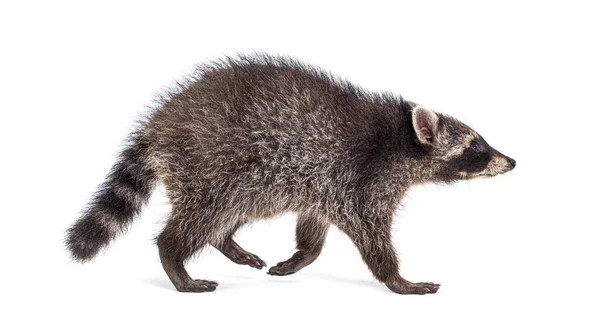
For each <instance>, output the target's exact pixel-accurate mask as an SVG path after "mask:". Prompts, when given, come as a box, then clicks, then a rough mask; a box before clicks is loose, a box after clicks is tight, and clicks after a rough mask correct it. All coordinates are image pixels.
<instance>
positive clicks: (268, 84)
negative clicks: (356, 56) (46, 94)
mask: <svg viewBox="0 0 600 326" xmlns="http://www.w3.org/2000/svg"><path fill="white" fill-rule="evenodd" d="M514 165H515V162H514V160H512V159H510V158H508V157H505V156H503V155H502V154H500V153H498V152H497V151H495V150H494V149H492V148H491V147H489V145H487V143H486V142H485V141H484V140H483V139H482V138H481V137H480V136H479V135H478V134H477V133H475V132H474V131H472V130H471V129H470V128H468V127H467V126H465V125H464V124H462V123H460V122H458V121H457V120H455V119H453V118H450V117H447V116H444V115H440V114H436V113H434V112H433V111H430V110H428V109H425V108H423V107H420V106H418V105H416V104H414V103H411V102H407V101H405V100H404V99H402V98H401V97H399V96H393V95H391V94H374V93H369V92H366V91H364V90H361V89H360V88H358V87H355V86H353V85H351V84H350V83H348V82H346V81H343V80H341V79H338V78H334V77H332V76H330V75H329V74H328V73H326V72H324V71H322V70H320V69H317V68H313V67H310V66H308V65H306V64H303V63H300V62H298V61H295V60H292V59H289V58H285V57H274V56H267V55H259V54H257V55H252V56H239V57H236V58H228V59H225V60H223V61H220V62H218V63H212V64H208V65H204V66H202V67H200V68H198V70H197V72H196V73H195V75H194V78H192V80H191V81H189V82H188V83H187V84H186V85H185V86H183V87H182V88H181V89H180V90H179V91H178V92H176V93H173V94H172V95H170V96H169V97H168V98H167V99H166V100H165V101H163V102H162V103H161V105H160V107H159V108H158V109H157V110H156V111H155V112H154V113H153V114H152V115H151V116H150V117H149V119H148V120H147V121H146V122H145V123H143V124H142V126H141V127H140V129H139V130H137V131H136V132H134V134H133V135H132V136H131V139H130V144H129V146H128V147H127V149H125V151H124V152H123V153H122V155H121V157H120V160H119V161H118V163H117V164H116V165H115V167H114V168H113V170H112V172H111V173H110V174H109V176H108V178H107V181H106V182H105V183H104V184H103V185H102V186H101V188H100V190H99V192H98V193H97V195H96V196H95V198H94V199H93V200H92V202H91V203H90V205H89V206H88V209H87V210H86V211H85V212H84V214H83V216H82V217H81V218H80V219H79V220H78V221H77V222H76V223H75V224H74V225H73V226H72V227H71V228H70V229H69V231H68V235H67V245H68V248H69V249H70V250H71V252H72V254H73V257H74V258H75V259H77V260H80V261H85V260H88V259H91V258H92V257H93V256H94V255H95V254H96V253H97V252H98V251H99V250H100V249H101V248H103V247H104V246H106V245H107V244H108V243H109V242H110V240H112V239H113V238H114V237H115V236H116V235H118V234H119V233H120V232H121V231H122V230H124V229H126V227H127V225H128V224H129V223H130V222H131V220H132V218H133V216H134V215H135V214H136V213H138V212H139V210H140V208H141V207H142V205H143V203H144V202H145V201H146V200H147V198H148V197H149V195H150V193H151V190H152V188H153V186H154V185H155V184H156V183H157V182H162V183H163V184H164V186H165V189H166V192H167V196H168V198H169V200H170V201H171V204H172V212H171V216H170V217H169V219H168V221H167V224H166V226H165V228H164V230H163V231H162V232H161V233H160V235H159V236H158V238H157V244H158V248H159V254H160V259H161V262H162V264H163V267H164V269H165V271H166V273H167V274H168V276H169V278H170V279H171V281H172V282H173V284H174V286H175V287H176V288H177V289H178V290H180V291H194V292H203V291H212V290H214V289H215V288H216V285H217V284H216V283H215V282H211V281H204V280H193V279H192V278H191V277H190V276H189V275H188V274H187V272H186V271H185V269H184V262H185V261H186V260H187V259H188V258H189V257H191V256H192V255H193V254H194V253H196V252H197V251H198V250H200V249H202V248H203V247H206V246H208V245H212V246H214V247H215V248H217V249H218V250H220V251H221V252H222V253H223V254H224V255H226V256H227V257H229V258H230V259H231V260H233V261H234V262H236V263H239V264H248V265H250V266H252V267H256V268H259V269H260V268H262V267H264V266H266V264H265V263H264V262H263V261H262V260H261V259H260V258H258V257H257V256H256V255H254V254H251V253H248V252H246V251H245V250H244V249H242V248H241V247H240V246H239V245H238V244H237V243H235V241H234V240H233V235H234V233H235V232H236V230H237V229H238V228H240V227H241V226H243V225H244V224H246V223H249V222H252V221H253V220H257V219H262V218H269V217H272V216H274V215H277V214H279V213H283V212H290V211H291V212H295V213H298V225H297V231H296V240H297V247H298V251H297V252H296V253H295V254H294V255H293V256H292V257H291V258H290V259H288V260H287V261H285V262H282V263H279V264H277V265H276V266H274V267H272V268H270V269H269V274H271V275H288V274H291V273H294V272H296V271H298V270H300V269H301V268H303V267H305V266H306V265H308V264H310V263H311V262H312V261H314V260H315V259H316V258H317V256H318V255H319V253H320V251H321V248H322V246H323V244H324V242H325V237H326V234H327V229H328V228H329V226H330V225H332V224H333V225H335V226H337V227H338V228H339V229H341V230H342V231H343V232H345V233H346V234H347V235H348V236H349V237H350V238H351V239H352V241H353V242H354V243H355V244H356V245H357V247H358V249H359V251H360V253H361V254H362V257H363V259H364V261H365V263H366V264H367V265H368V266H369V268H370V269H371V271H372V272H373V274H374V276H375V277H376V278H377V279H378V280H380V281H381V282H383V283H385V284H386V285H387V286H388V287H389V288H390V289H391V290H393V291H395V292H398V293H417V294H424V293H428V292H436V291H437V290H438V288H439V285H438V284H434V283H411V282H408V281H406V280H404V279H403V278H402V277H401V276H400V274H399V271H398V261H397V258H396V254H395V252H394V249H393V247H392V243H391V229H390V227H391V223H392V217H393V213H394V211H395V209H396V207H397V206H398V204H399V202H400V200H401V199H402V195H403V193H405V192H406V190H407V189H409V187H411V186H413V185H416V184H421V183H428V182H451V181H455V180H460V179H468V178H472V177H476V176H492V175H495V174H498V173H503V172H506V171H508V170H510V169H512V168H513V167H514Z"/></svg>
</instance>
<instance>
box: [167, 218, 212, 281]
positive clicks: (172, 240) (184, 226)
mask: <svg viewBox="0 0 600 326" xmlns="http://www.w3.org/2000/svg"><path fill="white" fill-rule="evenodd" d="M189 212H193V210H190V209H188V210H185V209H182V210H178V209H175V207H173V212H172V213H171V215H172V216H171V218H170V219H169V221H168V222H167V225H166V226H165V229H164V230H163V231H162V232H161V234H160V235H159V236H158V239H157V244H158V252H159V256H160V262H161V263H162V266H163V268H164V269H165V272H166V273H167V275H168V276H169V279H170V280H171V282H172V283H173V285H174V286H175V288H176V289H177V290H178V291H181V292H207V291H214V290H215V289H216V288H217V285H218V284H217V282H213V281H207V280H194V279H192V278H191V277H190V275H189V274H188V273H187V271H186V270H185V267H184V263H185V261H186V260H187V259H188V258H190V257H191V256H192V255H193V254H194V253H195V252H196V251H198V250H200V249H201V248H202V247H204V246H206V245H207V244H208V235H209V234H208V232H207V230H208V228H199V227H198V226H199V222H201V221H202V220H203V219H201V218H199V217H198V216H195V215H194V214H190V213H189Z"/></svg>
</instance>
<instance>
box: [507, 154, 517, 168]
mask: <svg viewBox="0 0 600 326" xmlns="http://www.w3.org/2000/svg"><path fill="white" fill-rule="evenodd" d="M507 159H508V163H509V164H510V167H511V168H513V169H514V168H515V166H517V161H515V160H514V159H512V158H510V157H507Z"/></svg>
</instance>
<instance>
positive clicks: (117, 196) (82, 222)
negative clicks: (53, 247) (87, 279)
mask: <svg viewBox="0 0 600 326" xmlns="http://www.w3.org/2000/svg"><path fill="white" fill-rule="evenodd" d="M149 161H150V160H149V146H148V144H147V143H144V142H143V141H142V140H141V139H140V137H139V135H138V134H134V135H133V136H132V137H131V141H130V144H129V145H128V146H127V147H126V148H125V149H124V150H123V152H121V155H120V156H119V160H118V162H117V163H116V164H115V166H114V167H113V168H112V170H111V172H110V173H109V174H108V176H107V178H106V181H105V182H104V183H103V184H102V185H100V187H99V189H98V191H97V192H96V194H95V195H94V197H93V199H92V201H91V202H90V203H89V204H88V206H87V208H86V210H85V211H84V212H83V214H82V216H81V217H80V218H79V219H78V220H77V221H76V222H75V224H73V226H71V228H69V229H68V230H67V236H66V241H65V242H66V246H67V248H68V249H69V251H70V252H71V254H72V256H73V259H75V260H77V261H81V262H83V261H87V260H90V259H92V258H93V257H94V256H95V255H96V254H97V253H98V252H99V251H100V249H102V248H104V247H106V246H107V245H108V244H109V243H110V241H111V240H112V239H114V238H115V237H116V236H117V235H118V234H120V233H123V232H124V231H125V230H126V229H127V227H128V226H129V224H130V223H131V221H132V220H133V218H134V216H135V215H136V214H137V213H139V211H140V210H141V208H142V206H143V205H144V203H145V202H146V201H147V200H148V198H149V197H150V193H151V191H152V189H153V187H154V184H155V181H156V175H155V173H154V171H153V170H152V168H151V166H150V163H149Z"/></svg>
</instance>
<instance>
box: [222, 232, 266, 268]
mask: <svg viewBox="0 0 600 326" xmlns="http://www.w3.org/2000/svg"><path fill="white" fill-rule="evenodd" d="M213 246H214V247H215V248H217V250H219V251H220V252H221V253H223V255H225V257H227V258H229V259H231V261H233V262H234V263H236V264H240V265H248V266H250V267H254V268H258V269H262V268H263V267H266V266H267V263H265V262H264V260H262V259H260V257H258V256H257V255H255V254H253V253H250V252H248V251H246V250H244V249H243V248H242V247H240V245H238V244H237V243H236V242H235V241H233V239H232V238H231V236H229V237H227V239H226V240H225V241H224V242H223V243H222V244H213Z"/></svg>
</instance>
